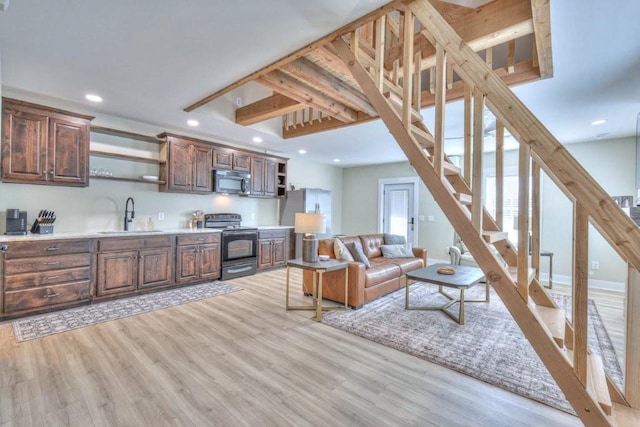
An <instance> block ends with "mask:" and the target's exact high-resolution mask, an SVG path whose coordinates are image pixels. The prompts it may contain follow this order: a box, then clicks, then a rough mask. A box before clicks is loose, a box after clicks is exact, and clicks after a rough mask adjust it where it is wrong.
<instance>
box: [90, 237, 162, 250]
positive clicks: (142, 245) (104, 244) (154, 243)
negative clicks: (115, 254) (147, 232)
mask: <svg viewBox="0 0 640 427" xmlns="http://www.w3.org/2000/svg"><path fill="white" fill-rule="evenodd" d="M163 246H171V236H157V237H143V238H136V239H123V238H118V237H116V238H113V239H99V240H98V251H100V252H104V251H119V250H128V249H146V248H161V247H163Z"/></svg>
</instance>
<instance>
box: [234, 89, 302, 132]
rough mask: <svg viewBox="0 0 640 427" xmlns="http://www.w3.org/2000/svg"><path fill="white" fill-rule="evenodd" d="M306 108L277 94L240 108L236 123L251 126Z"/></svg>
mask: <svg viewBox="0 0 640 427" xmlns="http://www.w3.org/2000/svg"><path fill="white" fill-rule="evenodd" d="M304 108H307V106H306V105H304V104H301V103H299V102H298V101H296V100H293V99H291V98H288V97H286V96H284V95H282V94H279V93H275V94H273V95H271V96H269V97H267V98H264V99H261V100H259V101H257V102H254V103H251V104H248V105H245V106H244V107H240V108H238V109H237V110H236V123H237V124H239V125H242V126H249V125H252V124H255V123H259V122H262V121H265V120H269V119H273V118H274V117H280V116H282V115H284V114H288V113H293V112H294V111H298V110H302V109H304Z"/></svg>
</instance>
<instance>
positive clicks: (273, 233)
mask: <svg viewBox="0 0 640 427" xmlns="http://www.w3.org/2000/svg"><path fill="white" fill-rule="evenodd" d="M288 231H289V230H285V229H281V230H258V238H259V239H272V238H274V237H281V238H285V237H286V236H287V232H288Z"/></svg>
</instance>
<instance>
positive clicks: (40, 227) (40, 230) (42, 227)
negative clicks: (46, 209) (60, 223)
mask: <svg viewBox="0 0 640 427" xmlns="http://www.w3.org/2000/svg"><path fill="white" fill-rule="evenodd" d="M31 232H32V233H34V234H53V225H52V224H40V220H38V219H36V220H35V221H34V222H33V226H32V227H31Z"/></svg>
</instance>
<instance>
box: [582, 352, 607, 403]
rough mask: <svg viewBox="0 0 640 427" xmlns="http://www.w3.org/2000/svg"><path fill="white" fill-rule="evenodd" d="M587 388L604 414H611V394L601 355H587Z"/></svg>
mask: <svg viewBox="0 0 640 427" xmlns="http://www.w3.org/2000/svg"><path fill="white" fill-rule="evenodd" d="M587 389H589V390H591V391H593V393H594V394H595V396H596V398H597V399H598V402H600V406H601V407H602V410H603V411H604V412H605V414H607V415H611V406H612V404H611V395H610V394H609V387H608V386H607V377H606V376H605V372H604V365H603V364H602V357H600V356H598V355H597V354H593V353H591V354H589V355H588V356H587Z"/></svg>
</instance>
